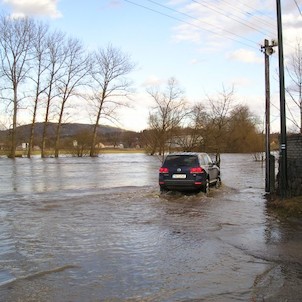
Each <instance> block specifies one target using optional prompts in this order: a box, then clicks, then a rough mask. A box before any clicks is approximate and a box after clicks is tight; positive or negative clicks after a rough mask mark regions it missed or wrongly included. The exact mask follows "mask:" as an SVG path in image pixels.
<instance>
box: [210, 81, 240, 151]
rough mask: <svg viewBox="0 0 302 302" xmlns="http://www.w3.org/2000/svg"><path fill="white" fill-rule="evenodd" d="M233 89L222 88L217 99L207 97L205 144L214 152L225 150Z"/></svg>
mask: <svg viewBox="0 0 302 302" xmlns="http://www.w3.org/2000/svg"><path fill="white" fill-rule="evenodd" d="M234 101H235V100H234V87H232V88H231V89H229V90H226V89H225V87H223V90H222V92H220V93H219V94H218V96H217V97H215V98H212V97H208V102H209V104H210V110H209V118H210V121H209V123H208V124H207V127H206V131H205V133H206V135H207V136H206V137H204V139H205V142H204V143H205V144H206V145H207V146H208V148H210V149H212V150H213V151H214V152H218V153H220V152H221V150H223V149H225V145H226V144H227V143H228V142H227V139H226V138H227V133H228V129H227V125H228V114H229V112H230V110H231V109H232V106H233V105H234Z"/></svg>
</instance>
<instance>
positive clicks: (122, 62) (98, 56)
mask: <svg viewBox="0 0 302 302" xmlns="http://www.w3.org/2000/svg"><path fill="white" fill-rule="evenodd" d="M133 69H134V64H133V63H132V62H131V61H130V57H129V56H128V55H126V54H124V53H123V52H122V51H121V50H120V49H118V48H114V47H112V46H111V45H108V46H107V48H105V49H101V48H100V49H99V50H98V51H97V52H95V53H94V55H93V69H92V73H91V75H92V78H93V81H94V89H93V94H92V96H91V99H92V101H93V102H94V104H95V113H96V119H95V123H94V128H93V134H92V141H91V148H90V156H95V145H96V138H97V129H98V126H99V123H100V119H101V117H105V118H107V119H112V120H114V119H115V117H114V114H115V113H116V110H117V109H118V108H119V107H120V106H124V105H126V103H125V99H127V98H128V97H129V94H130V92H131V91H130V87H131V82H130V81H129V80H128V79H127V78H126V76H127V75H128V74H129V73H130V72H131V71H132V70H133Z"/></svg>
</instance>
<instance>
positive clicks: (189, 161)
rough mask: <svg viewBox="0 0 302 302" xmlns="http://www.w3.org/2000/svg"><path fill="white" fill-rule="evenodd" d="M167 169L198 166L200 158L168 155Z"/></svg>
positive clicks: (165, 163) (165, 164)
mask: <svg viewBox="0 0 302 302" xmlns="http://www.w3.org/2000/svg"><path fill="white" fill-rule="evenodd" d="M164 166H165V167H177V166H189V167H196V166H198V158H197V156H196V155H168V156H167V157H166V160H165V162H164Z"/></svg>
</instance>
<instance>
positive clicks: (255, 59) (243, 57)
mask: <svg viewBox="0 0 302 302" xmlns="http://www.w3.org/2000/svg"><path fill="white" fill-rule="evenodd" d="M227 58H228V59H230V60H234V61H239V62H244V63H263V58H261V57H259V56H258V55H257V54H256V53H255V52H254V51H251V50H246V49H243V48H241V49H238V50H235V51H234V52H232V53H229V54H228V55H227Z"/></svg>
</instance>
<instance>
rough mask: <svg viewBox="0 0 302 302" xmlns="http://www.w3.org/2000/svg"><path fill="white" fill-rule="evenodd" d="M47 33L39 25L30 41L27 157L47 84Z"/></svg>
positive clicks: (31, 145)
mask: <svg viewBox="0 0 302 302" xmlns="http://www.w3.org/2000/svg"><path fill="white" fill-rule="evenodd" d="M48 33H49V28H48V26H47V25H45V24H43V23H40V24H37V26H36V35H35V37H34V39H33V41H32V43H33V62H32V72H31V75H30V77H29V78H30V79H31V81H32V82H33V88H34V96H33V114H32V123H31V127H30V137H29V143H28V150H27V157H28V158H29V157H31V152H32V147H33V142H34V133H35V124H36V118H37V112H38V105H39V102H40V101H41V98H42V95H43V93H44V92H45V91H46V89H47V83H46V81H45V79H44V76H45V74H46V71H47V67H48V66H47V65H46V56H47V36H48Z"/></svg>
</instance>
